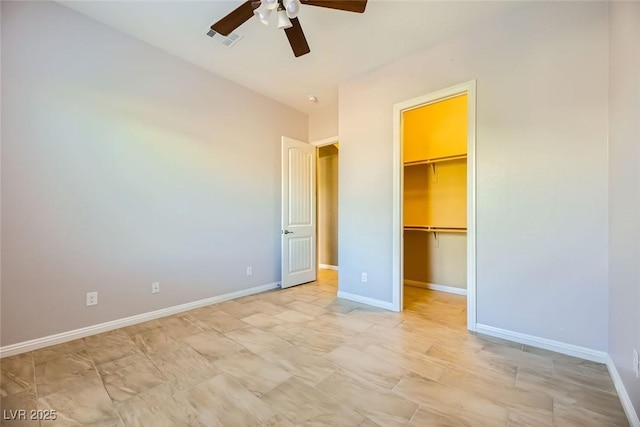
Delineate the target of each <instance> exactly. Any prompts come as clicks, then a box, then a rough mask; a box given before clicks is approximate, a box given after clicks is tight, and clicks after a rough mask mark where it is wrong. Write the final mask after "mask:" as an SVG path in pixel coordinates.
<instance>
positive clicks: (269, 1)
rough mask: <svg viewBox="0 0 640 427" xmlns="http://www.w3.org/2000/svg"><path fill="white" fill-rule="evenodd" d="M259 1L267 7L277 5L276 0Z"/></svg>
mask: <svg viewBox="0 0 640 427" xmlns="http://www.w3.org/2000/svg"><path fill="white" fill-rule="evenodd" d="M260 3H261V5H262V6H264V7H266V8H267V9H275V8H276V7H278V0H260Z"/></svg>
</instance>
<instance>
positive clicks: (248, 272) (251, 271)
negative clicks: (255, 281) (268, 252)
mask: <svg viewBox="0 0 640 427" xmlns="http://www.w3.org/2000/svg"><path fill="white" fill-rule="evenodd" d="M247 276H253V268H252V267H247Z"/></svg>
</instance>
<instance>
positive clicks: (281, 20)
mask: <svg viewBox="0 0 640 427" xmlns="http://www.w3.org/2000/svg"><path fill="white" fill-rule="evenodd" d="M291 27H293V24H292V23H291V21H289V18H288V17H287V12H286V11H285V10H284V9H282V10H279V11H278V29H279V30H285V29H287V28H291Z"/></svg>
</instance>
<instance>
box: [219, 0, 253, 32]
mask: <svg viewBox="0 0 640 427" xmlns="http://www.w3.org/2000/svg"><path fill="white" fill-rule="evenodd" d="M253 3H257V4H258V5H259V4H260V2H255V1H253V0H249V1H245V2H244V3H242V4H241V5H240V6H238V7H237V8H236V9H235V10H233V11H232V12H231V13H229V14H228V15H227V16H225V17H224V18H222V19H221V20H219V21H218V22H216V23H215V24H213V25H212V26H211V29H212V30H213V31H215V32H216V33H219V34H222V35H223V36H228V35H229V34H231V32H232V31H233V30H235V29H236V28H238V27H239V26H240V25H242V24H244V23H245V22H246V21H247V20H248V19H249V18H251V17H252V16H253V9H254V4H253Z"/></svg>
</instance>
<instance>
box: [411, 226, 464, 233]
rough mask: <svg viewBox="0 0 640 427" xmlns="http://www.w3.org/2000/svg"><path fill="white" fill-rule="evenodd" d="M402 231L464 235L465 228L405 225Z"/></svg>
mask: <svg viewBox="0 0 640 427" xmlns="http://www.w3.org/2000/svg"><path fill="white" fill-rule="evenodd" d="M404 231H426V232H432V233H466V232H467V229H466V227H437V226H433V225H405V226H404Z"/></svg>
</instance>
